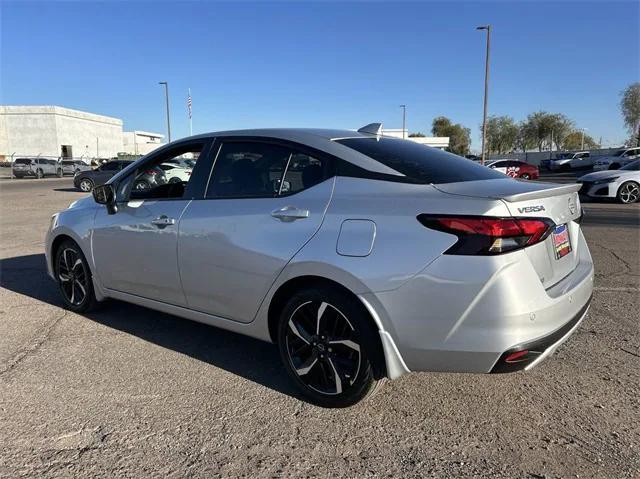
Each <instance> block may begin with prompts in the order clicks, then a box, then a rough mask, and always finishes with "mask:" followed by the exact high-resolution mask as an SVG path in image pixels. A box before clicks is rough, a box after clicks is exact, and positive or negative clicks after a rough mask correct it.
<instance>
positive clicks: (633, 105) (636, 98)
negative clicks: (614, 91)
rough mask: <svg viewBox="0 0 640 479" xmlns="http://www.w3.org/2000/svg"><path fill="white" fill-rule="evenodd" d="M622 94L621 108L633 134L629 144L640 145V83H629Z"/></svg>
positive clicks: (625, 121)
mask: <svg viewBox="0 0 640 479" xmlns="http://www.w3.org/2000/svg"><path fill="white" fill-rule="evenodd" d="M620 96H621V98H620V110H621V111H622V117H623V118H624V124H625V125H626V126H627V129H628V130H629V134H630V135H631V137H630V139H629V146H640V83H638V82H637V83H633V84H631V85H629V86H628V87H627V88H626V89H624V90H623V91H622V92H620Z"/></svg>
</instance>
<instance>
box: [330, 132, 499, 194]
mask: <svg viewBox="0 0 640 479" xmlns="http://www.w3.org/2000/svg"><path fill="white" fill-rule="evenodd" d="M336 143H340V144H342V145H344V146H347V147H349V148H351V149H353V150H356V151H358V152H360V153H362V154H363V155H366V156H368V157H370V158H373V159H374V160H376V161H379V162H380V163H382V164H383V165H385V166H388V167H389V168H392V169H394V170H396V171H397V172H399V173H402V174H403V175H405V176H406V177H408V179H410V180H412V181H415V182H418V183H425V184H429V183H433V184H440V183H456V182H461V181H474V180H489V179H498V178H501V179H504V175H503V174H502V173H500V172H497V171H495V170H492V169H490V168H486V167H484V166H481V165H479V164H477V163H474V162H472V161H469V160H467V159H466V158H463V157H461V156H458V155H453V154H451V153H447V152H446V151H442V150H438V149H436V148H431V147H429V146H425V145H420V144H419V143H414V142H413V141H410V140H400V139H395V138H346V139H343V140H336Z"/></svg>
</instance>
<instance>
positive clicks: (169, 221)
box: [151, 215, 176, 227]
mask: <svg viewBox="0 0 640 479" xmlns="http://www.w3.org/2000/svg"><path fill="white" fill-rule="evenodd" d="M151 224H152V225H156V226H160V227H162V226H169V225H175V224H176V220H174V219H173V218H169V217H168V216H165V215H161V216H158V217H157V218H154V219H152V220H151Z"/></svg>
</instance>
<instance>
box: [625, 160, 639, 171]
mask: <svg viewBox="0 0 640 479" xmlns="http://www.w3.org/2000/svg"><path fill="white" fill-rule="evenodd" d="M620 169H621V170H627V171H640V160H636V161H632V162H631V163H629V164H628V165H626V166H623V167H622V168H620Z"/></svg>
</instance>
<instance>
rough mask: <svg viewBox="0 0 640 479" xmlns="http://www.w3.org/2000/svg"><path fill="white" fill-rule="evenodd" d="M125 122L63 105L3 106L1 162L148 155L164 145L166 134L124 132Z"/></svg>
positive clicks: (0, 123) (0, 138)
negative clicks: (25, 158)
mask: <svg viewBox="0 0 640 479" xmlns="http://www.w3.org/2000/svg"><path fill="white" fill-rule="evenodd" d="M122 124H123V123H122V120H121V119H119V118H113V117H110V116H104V115H97V114H95V113H88V112H84V111H79V110H72V109H70V108H64V107H60V106H0V161H12V159H13V158H14V157H20V156H45V157H53V158H59V157H63V158H82V159H86V160H89V159H92V158H113V157H116V156H118V153H128V152H129V150H131V153H130V154H136V153H134V151H136V150H138V153H137V154H146V153H148V152H149V151H151V150H153V149H155V148H157V147H158V146H160V145H161V144H162V139H163V138H164V137H163V135H159V134H156V133H149V132H123V130H122ZM125 138H126V139H127V140H125ZM125 141H126V142H127V148H126V149H125Z"/></svg>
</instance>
